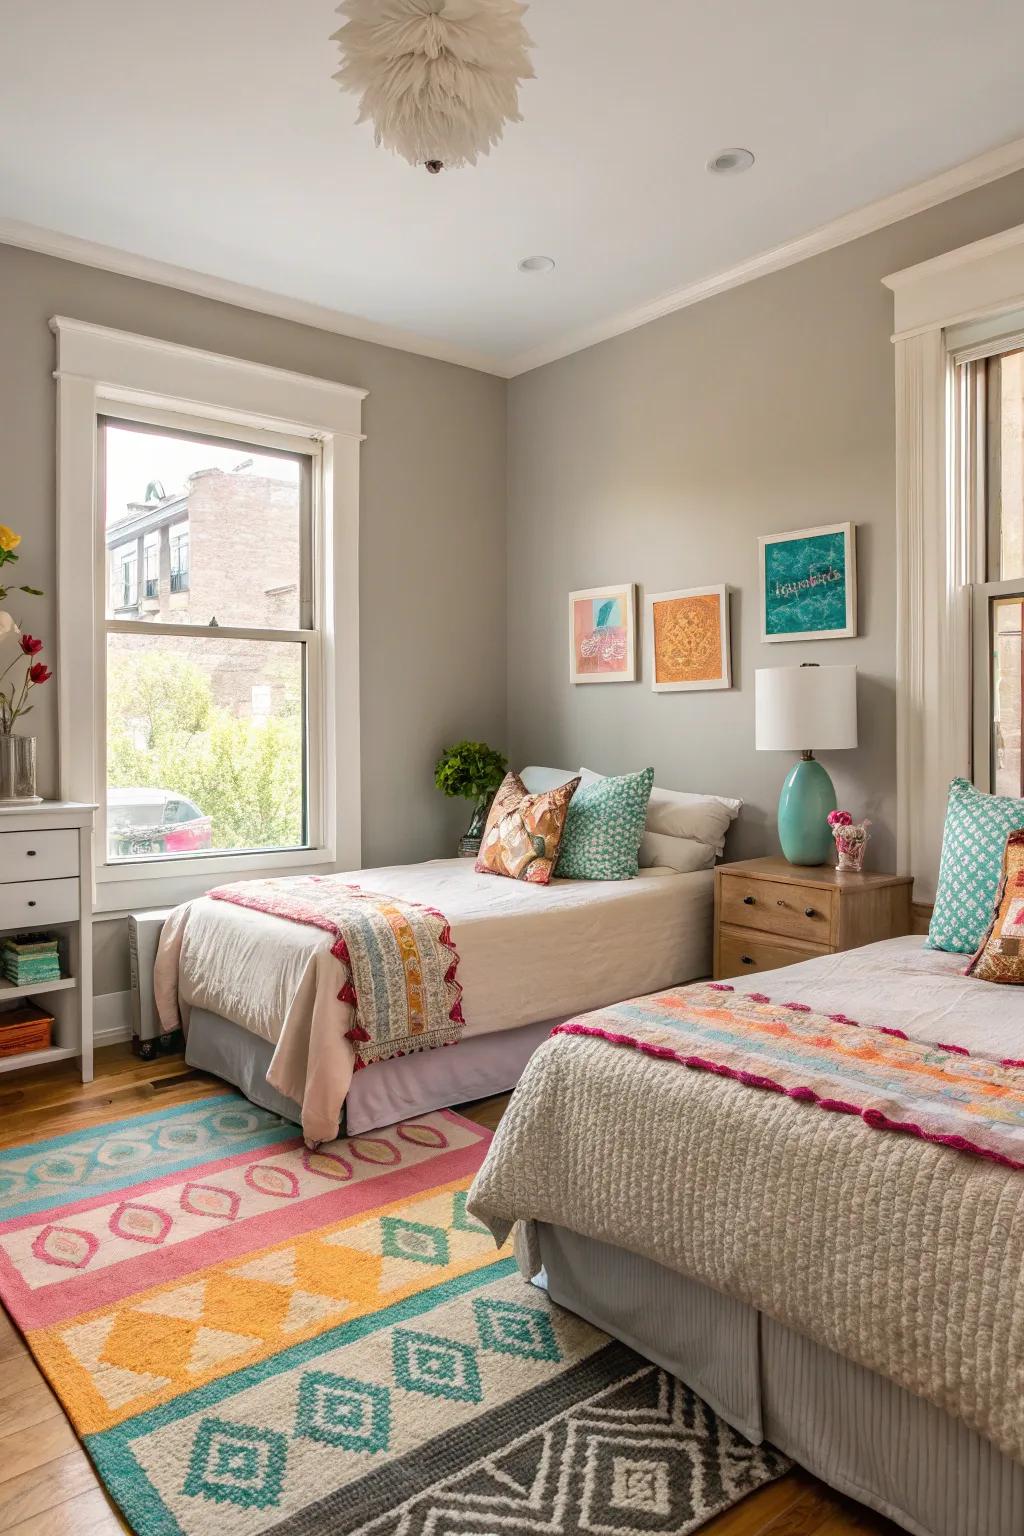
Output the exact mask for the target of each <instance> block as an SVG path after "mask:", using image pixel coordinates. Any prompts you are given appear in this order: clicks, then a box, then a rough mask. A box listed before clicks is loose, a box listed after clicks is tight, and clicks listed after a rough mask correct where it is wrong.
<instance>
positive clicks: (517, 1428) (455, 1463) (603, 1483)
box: [274, 1293, 792, 1536]
mask: <svg viewBox="0 0 1024 1536" xmlns="http://www.w3.org/2000/svg"><path fill="white" fill-rule="evenodd" d="M531 1307H535V1308H537V1309H538V1310H540V1308H542V1307H543V1308H545V1309H548V1308H550V1310H551V1312H552V1313H557V1312H558V1311H559V1309H558V1308H556V1307H553V1306H552V1304H551V1303H550V1302H548V1301H547V1299H546V1297H543V1296H540V1295H537V1294H536V1293H532V1294H531ZM563 1315H564V1314H563ZM791 1465H792V1463H791V1462H790V1461H789V1460H788V1459H787V1458H786V1457H785V1456H783V1455H782V1454H781V1452H779V1451H776V1450H775V1449H774V1448H773V1447H772V1446H767V1445H765V1446H760V1447H758V1446H752V1445H750V1444H748V1443H747V1441H746V1440H744V1439H743V1438H742V1437H741V1436H740V1435H738V1434H737V1433H736V1432H735V1431H734V1430H733V1429H731V1428H730V1427H729V1425H728V1424H726V1423H725V1422H724V1420H722V1419H720V1418H719V1417H718V1416H717V1414H715V1413H713V1412H712V1410H711V1409H710V1408H709V1407H708V1406H707V1404H706V1403H704V1402H702V1401H701V1400H700V1398H698V1397H697V1396H695V1394H694V1393H693V1392H691V1391H690V1389H689V1387H686V1386H684V1385H683V1383H682V1382H680V1381H677V1380H676V1379H675V1378H674V1377H672V1376H670V1375H669V1374H668V1373H667V1372H666V1371H663V1370H661V1369H660V1368H659V1367H658V1366H655V1365H651V1364H650V1363H649V1362H648V1361H646V1360H643V1359H641V1357H640V1356H639V1355H637V1354H635V1353H634V1352H633V1351H632V1350H630V1349H628V1348H627V1347H626V1346H625V1345H624V1344H619V1343H615V1342H613V1343H609V1344H608V1345H606V1346H605V1347H604V1348H603V1349H600V1350H599V1351H598V1352H597V1353H596V1354H594V1355H591V1356H589V1357H588V1358H587V1359H586V1360H583V1361H581V1362H580V1363H579V1364H578V1365H576V1366H575V1367H573V1368H572V1369H570V1370H568V1371H566V1372H564V1373H563V1374H561V1375H559V1376H556V1377H555V1378H554V1379H553V1380H551V1381H549V1382H546V1383H545V1384H544V1385H543V1386H541V1387H537V1388H534V1389H533V1390H532V1391H530V1392H527V1393H525V1394H524V1395H523V1396H521V1397H518V1398H515V1399H513V1400H512V1401H511V1402H509V1403H506V1404H505V1405H504V1406H503V1407H502V1408H501V1409H499V1410H498V1411H496V1412H494V1413H491V1414H489V1415H487V1416H485V1417H483V1418H481V1419H478V1420H476V1421H475V1422H474V1423H473V1425H472V1426H471V1428H470V1429H468V1430H464V1431H463V1432H462V1433H460V1434H459V1435H456V1436H451V1437H449V1436H444V1437H441V1438H440V1439H439V1440H436V1441H429V1442H427V1444H425V1445H423V1446H421V1447H420V1448H419V1450H417V1451H416V1452H413V1453H411V1454H409V1455H407V1456H405V1457H402V1458H399V1459H396V1460H395V1461H392V1462H389V1463H387V1464H386V1465H385V1466H384V1467H382V1468H380V1469H379V1470H377V1471H375V1472H374V1473H372V1474H370V1475H369V1476H367V1477H366V1478H364V1479H363V1480H362V1481H361V1482H359V1483H355V1484H352V1483H350V1484H349V1485H348V1486H347V1487H345V1488H344V1489H343V1490H341V1489H339V1490H338V1492H337V1493H335V1494H334V1495H332V1496H330V1497H328V1498H326V1499H324V1500H323V1501H322V1502H321V1503H314V1504H311V1505H307V1506H306V1508H305V1509H303V1510H302V1512H301V1513H300V1514H298V1515H297V1516H296V1517H294V1518H293V1519H292V1520H291V1521H288V1522H287V1523H285V1524H281V1525H275V1526H274V1536H327V1533H329V1536H580V1533H588V1536H590V1533H593V1536H687V1533H688V1532H691V1531H696V1530H699V1528H700V1527H701V1526H702V1525H704V1524H705V1523H706V1522H707V1521H708V1520H710V1519H712V1518H713V1517H714V1516H715V1515H718V1514H721V1513H722V1511H723V1510H726V1509H728V1508H730V1507H731V1506H732V1505H733V1504H736V1503H738V1502H739V1500H740V1499H742V1498H744V1497H745V1496H746V1495H747V1494H749V1493H752V1492H753V1491H754V1490H755V1489H756V1488H760V1487H761V1486H762V1485H764V1484H765V1483H769V1482H772V1481H773V1480H774V1479H775V1478H778V1477H781V1476H782V1475H783V1473H785V1472H787V1471H788V1470H789V1468H790V1466H791Z"/></svg>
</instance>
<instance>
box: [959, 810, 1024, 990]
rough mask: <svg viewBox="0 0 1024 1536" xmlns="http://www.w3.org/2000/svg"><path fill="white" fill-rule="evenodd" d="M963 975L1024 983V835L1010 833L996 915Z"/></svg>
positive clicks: (988, 979) (1004, 851) (997, 898)
mask: <svg viewBox="0 0 1024 1536" xmlns="http://www.w3.org/2000/svg"><path fill="white" fill-rule="evenodd" d="M964 975H965V976H974V977H976V978H977V980H978V981H1000V982H1008V983H1010V984H1011V985H1012V984H1014V983H1015V984H1016V985H1018V986H1020V985H1021V984H1022V983H1024V832H1011V833H1010V835H1009V837H1008V838H1007V839H1006V847H1005V848H1004V849H1003V872H1002V875H1001V877H1000V882H999V891H998V894H997V896H996V905H995V915H994V916H993V918H992V921H991V923H990V924H989V926H988V930H987V932H986V934H985V937H984V938H983V939H982V941H981V947H980V949H979V950H978V953H977V954H976V955H975V956H974V959H973V960H972V961H971V963H970V965H969V966H968V967H967V969H966V971H965V972H964Z"/></svg>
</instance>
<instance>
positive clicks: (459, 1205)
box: [452, 1189, 490, 1237]
mask: <svg viewBox="0 0 1024 1536" xmlns="http://www.w3.org/2000/svg"><path fill="white" fill-rule="evenodd" d="M468 1199H469V1191H468V1190H466V1189H459V1190H456V1192H455V1196H454V1198H453V1200H452V1231H453V1232H479V1233H480V1235H481V1237H489V1236H490V1233H489V1232H488V1231H487V1228H486V1227H485V1226H484V1225H483V1223H482V1222H479V1221H474V1220H473V1218H472V1216H470V1214H469V1212H468V1211H467V1210H466V1201H467V1200H468Z"/></svg>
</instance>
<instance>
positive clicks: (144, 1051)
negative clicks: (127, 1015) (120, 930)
mask: <svg viewBox="0 0 1024 1536" xmlns="http://www.w3.org/2000/svg"><path fill="white" fill-rule="evenodd" d="M171 911H172V909H171V908H170V907H167V908H165V910H164V911H162V912H130V913H129V915H128V954H129V960H130V964H131V977H132V1050H133V1051H134V1052H135V1054H136V1056H141V1057H142V1058H143V1060H144V1061H149V1060H150V1059H151V1058H152V1057H153V1056H156V1055H157V1054H158V1053H159V1052H161V1051H173V1050H178V1049H180V1047H181V1031H180V1030H174V1031H173V1033H171V1034H168V1035H165V1034H162V1033H161V1030H160V1020H159V1018H158V1017H157V1012H156V998H155V997H154V995H153V965H154V962H155V960H156V948H157V944H158V943H159V940H160V931H161V929H162V928H163V926H164V922H165V921H166V919H167V918H168V917H169V916H170V915H171Z"/></svg>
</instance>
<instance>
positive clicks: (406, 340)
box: [0, 218, 506, 378]
mask: <svg viewBox="0 0 1024 1536" xmlns="http://www.w3.org/2000/svg"><path fill="white" fill-rule="evenodd" d="M0 245H14V246H18V247H20V249H22V250H25V251H38V252H39V253H40V255H43V256H56V257H57V258H58V259H59V260H61V261H74V262H77V263H78V265H79V266H83V267H97V268H98V269H99V270H100V271H102V272H116V273H118V274H119V276H121V277H134V278H138V279H139V281H140V282H144V283H159V284H160V286H161V287H163V288H177V289H179V290H180V291H181V292H183V293H194V294H197V295H198V296H199V297H200V298H204V299H215V300H217V302H218V303H221V304H233V305H235V307H236V308H238V309H249V310H254V311H255V312H256V313H257V314H261V315H272V316H273V317H274V318H275V319H277V320H291V321H294V322H295V323H296V324H297V325H309V326H312V327H313V328H314V329H315V330H318V331H331V332H333V333H334V334H335V335H336V336H347V337H348V338H349V339H350V340H353V341H370V342H374V343H375V344H376V345H377V346H381V347H394V348H395V350H396V351H399V352H413V353H415V354H416V355H417V356H419V357H432V358H434V359H435V360H436V361H437V362H441V363H455V364H456V365H457V366H458V367H460V368H473V369H475V370H476V371H477V372H479V373H492V374H497V376H498V377H499V378H504V377H506V374H505V370H504V368H503V367H502V366H501V365H500V364H499V362H498V361H497V359H496V358H494V357H490V356H488V355H487V354H486V353H482V352H474V351H473V350H472V349H471V348H469V347H460V346H457V345H455V344H449V343H448V342H443V341H435V340H434V339H433V338H432V337H429V336H420V335H418V334H417V333H416V332H414V331H403V330H399V329H396V328H394V327H392V326H388V325H382V324H378V323H377V322H376V321H374V320H366V319H364V318H363V317H362V316H361V315H349V314H346V313H345V312H344V311H343V310H340V309H332V308H330V307H329V306H328V305H326V304H314V303H312V301H310V300H308V299H295V298H292V297H290V296H289V295H288V294H283V293H271V292H270V291H269V290H268V289H266V288H254V287H250V285H249V284H248V283H236V282H233V281H232V280H231V279H230V278H226V277H214V276H213V275H212V274H210V273H208V272H195V271H193V270H192V268H191V267H178V266H174V265H173V264H172V263H171V262H167V261H157V260H155V259H154V258H152V257H150V256H138V255H136V254H134V253H133V252H131V251H122V250H118V249H117V248H116V247H115V246H112V245H100V244H98V243H97V242H95V241H93V240H80V239H79V238H78V236H77V235H65V234H62V233H61V232H60V231H59V230H55V229H43V228H42V227H41V226H40V225H37V224H26V223H23V222H22V221H21V220H20V219H7V218H0Z"/></svg>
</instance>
